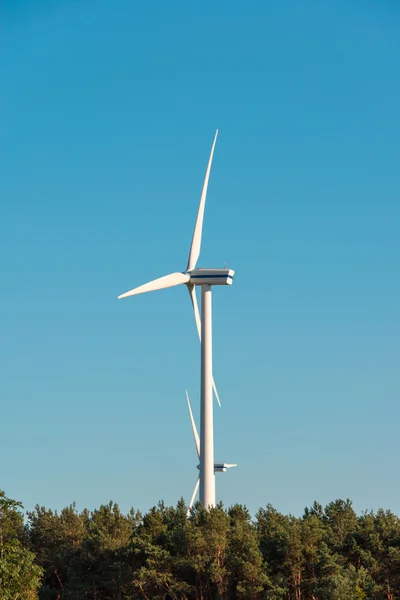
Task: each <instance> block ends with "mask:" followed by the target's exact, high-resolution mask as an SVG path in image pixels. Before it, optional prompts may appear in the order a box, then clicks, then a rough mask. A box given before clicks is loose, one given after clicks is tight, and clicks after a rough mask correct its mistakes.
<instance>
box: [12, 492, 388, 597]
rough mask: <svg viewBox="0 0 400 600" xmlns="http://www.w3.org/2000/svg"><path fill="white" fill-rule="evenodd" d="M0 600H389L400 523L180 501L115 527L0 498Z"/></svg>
mask: <svg viewBox="0 0 400 600" xmlns="http://www.w3.org/2000/svg"><path fill="white" fill-rule="evenodd" d="M0 598H1V600H36V599H40V600H81V599H82V600H85V599H87V600H134V599H139V598H142V599H143V598H144V599H148V600H150V599H165V600H172V599H176V600H177V599H182V600H192V599H193V600H211V599H217V598H218V599H225V600H230V599H232V600H236V599H237V600H239V599H246V598H247V599H254V600H256V599H264V598H265V599H269V600H362V599H365V600H369V599H371V600H375V599H376V600H384V599H385V600H395V599H399V598H400V519H399V518H398V517H397V516H396V515H394V514H393V513H391V512H390V511H384V510H379V511H378V512H376V513H374V512H366V513H364V514H362V515H357V514H356V513H355V512H354V510H353V508H352V505H351V502H350V501H349V500H346V501H343V500H336V501H334V502H331V503H330V504H328V506H326V507H325V508H323V507H322V506H321V505H319V504H318V503H314V505H313V506H312V507H311V508H307V509H305V511H304V514H303V516H301V517H299V518H298V517H293V516H291V515H289V516H286V515H283V514H281V513H279V512H278V511H277V510H275V509H274V508H273V507H272V506H270V505H267V506H266V507H265V508H261V509H260V510H259V511H258V513H257V514H256V515H255V517H254V518H252V517H251V515H250V514H249V512H248V510H247V509H246V508H245V507H244V506H239V505H236V506H232V507H231V508H229V509H225V508H223V507H222V506H218V507H217V508H215V509H213V510H211V511H210V512H207V511H204V510H203V509H202V508H201V506H200V505H197V506H196V507H195V508H194V509H193V511H192V514H191V516H190V517H189V518H188V517H187V508H186V506H185V503H184V502H183V501H181V502H179V503H178V505H177V506H176V507H175V508H174V507H166V506H164V504H163V503H160V504H159V505H158V506H157V507H154V508H152V509H151V510H150V511H149V512H148V513H147V514H145V515H141V514H140V513H139V512H138V511H135V510H133V509H132V510H131V511H130V512H129V514H127V515H124V514H122V513H121V512H120V510H119V508H118V506H117V505H116V504H114V503H112V502H110V504H108V505H106V506H101V507H100V508H99V509H98V510H94V511H88V510H83V511H82V512H79V511H77V510H76V508H75V506H74V505H72V506H68V507H67V508H64V509H63V510H62V511H61V512H59V513H58V512H54V511H52V510H48V509H46V508H43V507H40V506H36V508H35V510H34V511H33V512H30V513H28V514H27V515H26V518H25V520H24V515H23V512H22V507H21V505H20V504H19V503H18V502H16V501H14V500H11V499H9V498H7V497H6V496H5V495H4V494H3V493H2V492H0Z"/></svg>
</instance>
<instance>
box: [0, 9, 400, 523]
mask: <svg viewBox="0 0 400 600" xmlns="http://www.w3.org/2000/svg"><path fill="white" fill-rule="evenodd" d="M1 22H2V34H1V41H0V44H1V57H2V58H1V71H0V72H1V77H0V132H1V135H0V154H1V156H0V161H1V176H0V198H1V220H0V265H1V271H0V272H1V317H0V318H1V330H0V365H1V377H0V402H1V418H0V457H1V467H0V488H2V489H4V490H5V491H6V493H7V495H9V496H10V497H14V498H17V499H19V500H21V501H23V503H24V504H25V507H26V508H27V509H30V508H32V507H33V505H34V504H35V503H39V504H44V505H46V506H48V507H52V508H61V507H62V506H64V505H66V504H69V503H70V502H72V501H76V502H77V505H78V507H79V508H83V507H84V506H86V507H88V508H95V507H96V506H98V505H99V504H100V503H105V502H108V500H110V499H113V500H114V501H116V502H118V503H119V504H120V506H121V508H122V509H123V510H128V508H129V507H130V506H132V505H133V506H135V507H136V508H139V509H141V510H147V509H148V508H149V507H150V506H152V505H154V504H155V503H157V501H158V500H159V499H161V498H163V499H164V500H165V502H166V503H168V504H173V503H175V502H176V501H177V500H178V499H179V497H180V496H182V495H183V496H184V497H185V499H186V500H189V498H190V496H191V492H192V489H193V486H194V483H195V480H196V477H197V471H196V464H197V460H196V459H197V457H196V452H195V446H194V442H193V439H192V434H191V429H190V422H189V417H188V413H187V408H186V400H185V389H186V388H187V389H188V390H189V393H190V395H191V398H192V401H193V405H194V409H195V412H196V415H198V413H199V365H200V346H199V343H198V340H197V334H196V331H195V325H194V320H193V317H192V314H191V307H190V302H189V298H188V295H187V292H186V290H185V289H184V288H179V287H178V288H174V289H170V290H165V291H162V292H157V293H154V294H149V295H144V296H139V297H137V298H131V299H128V300H124V301H117V295H118V294H120V293H123V292H125V291H126V290H128V289H131V288H132V287H135V286H136V285H139V284H141V283H144V282H146V281H148V280H149V279H153V278H155V277H158V276H161V275H164V274H166V273H169V272H171V271H175V270H183V269H184V268H185V267H186V262H187V257H188V252H189V246H190V241H191V236H192V231H193V225H194V221H195V216H196V212H197V206H198V200H199V197H200V192H201V187H202V183H203V178H204V172H205V167H206V163H207V160H208V155H209V151H210V147H211V143H212V139H213V136H214V132H215V129H216V128H217V127H218V128H219V130H220V135H219V139H218V143H217V146H216V151H215V156H214V163H213V170H212V173H211V179H210V186H209V194H208V200H207V206H206V213H205V225H204V236H203V248H202V253H201V257H200V261H199V266H206V267H223V266H224V265H225V264H227V266H229V267H230V268H233V269H235V271H236V278H235V281H234V285H233V286H232V287H231V288H220V289H216V290H215V293H214V306H213V309H214V374H215V379H216V382H217V386H218V388H219V392H220V396H221V400H222V404H223V407H222V408H221V409H218V407H217V406H216V410H215V429H216V431H215V433H216V442H215V444H216V459H217V460H225V461H227V462H237V463H238V464H239V467H238V468H237V469H235V470H232V471H230V472H228V473H226V474H225V475H220V476H217V498H218V499H222V500H223V502H224V503H225V504H227V505H230V504H232V503H234V502H240V503H244V504H247V506H248V507H249V508H250V510H251V511H252V512H254V511H255V510H256V509H257V508H258V507H259V506H264V505H265V504H267V503H268V502H270V503H272V504H273V505H274V506H275V507H276V508H278V509H279V510H281V511H284V512H289V511H290V512H292V513H294V514H300V513H301V512H302V510H303V508H304V507H305V506H306V505H307V506H309V505H310V504H312V502H313V501H314V500H315V499H317V500H319V501H320V502H321V503H322V504H325V503H327V502H329V501H331V500H333V499H335V498H338V497H350V498H352V499H353V501H354V505H355V508H356V509H357V510H362V509H368V508H371V509H376V508H377V507H380V506H383V507H385V508H391V509H392V510H394V511H397V512H400V482H399V477H398V458H399V450H400V440H399V433H398V432H399V420H400V402H399V396H400V384H399V375H400V369H399V363H400V319H399V307H400V276H399V259H400V241H399V240H400V235H399V233H400V231H399V230H400V208H399V193H400V169H399V164H400V109H399V107H400V78H399V72H400V5H399V2H398V0H392V1H390V0H375V1H374V0H334V1H333V2H328V1H324V0H303V1H302V2H299V1H298V0H268V1H266V0H249V1H248V2H246V3H243V2H238V1H235V0H230V1H229V2H228V1H219V2H217V3H216V2H212V1H206V2H202V3H198V2H196V3H194V2H184V1H183V0H179V1H178V0H175V1H174V0H170V1H169V2H165V1H164V0H158V1H152V2H132V1H130V0H119V1H118V2H115V1H111V0H79V1H78V0H75V1H66V0H59V1H58V2H54V1H53V0H52V1H50V0H36V1H33V0H25V1H23V0H19V1H17V0H5V1H3V2H2V9H1Z"/></svg>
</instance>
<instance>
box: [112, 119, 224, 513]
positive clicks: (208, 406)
mask: <svg viewBox="0 0 400 600" xmlns="http://www.w3.org/2000/svg"><path fill="white" fill-rule="evenodd" d="M217 135H218V129H217V131H216V133H215V138H214V142H213V145H212V148H211V154H210V158H209V161H208V165H207V170H206V176H205V179H204V184H203V191H202V193H201V197H200V204H199V210H198V213H197V219H196V224H195V227H194V232H193V239H192V245H191V247H190V253H189V260H188V263H187V267H186V270H185V271H183V272H177V273H171V274H170V275H165V276H164V277H160V278H159V279H155V280H154V281H150V282H149V283H145V284H144V285H141V286H139V287H137V288H134V289H133V290H130V291H129V292H126V293H125V294H122V295H121V296H118V298H127V297H128V296H135V295H137V294H144V293H145V292H153V291H155V290H162V289H164V288H169V287H173V286H176V285H181V284H183V283H184V284H186V286H187V288H188V290H189V294H190V298H191V301H192V305H193V310H194V317H195V320H196V325H197V331H198V334H199V337H200V341H201V414H200V416H201V418H200V438H201V448H202V451H201V456H200V501H201V502H202V504H203V506H204V507H205V508H208V507H212V506H215V481H214V429H213V428H214V423H213V406H212V395H213V389H214V393H215V395H216V398H217V400H218V402H219V398H218V394H217V390H216V387H215V382H214V378H213V374H212V319H211V286H213V285H231V284H232V280H233V276H234V274H235V272H234V271H232V270H231V269H196V268H195V267H196V264H197V261H198V258H199V256H200V248H201V235H202V230H203V218H204V207H205V203H206V196H207V187H208V180H209V177H210V170H211V163H212V159H213V155H214V148H215V143H216V141H217ZM196 285H201V315H202V319H201V320H200V315H199V309H198V305H197V298H196V292H195V286H196Z"/></svg>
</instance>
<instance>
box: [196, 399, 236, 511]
mask: <svg viewBox="0 0 400 600" xmlns="http://www.w3.org/2000/svg"><path fill="white" fill-rule="evenodd" d="M186 400H187V404H188V409H189V415H190V421H191V423H192V431H193V437H194V443H195V446H196V452H197V456H198V457H199V460H200V454H201V452H200V438H199V434H198V433H197V427H196V423H195V420H194V417H193V412H192V407H191V406H190V400H189V394H188V392H187V390H186ZM232 467H237V465H236V464H231V463H214V474H215V473H226V471H227V470H228V469H231V468H232ZM197 468H199V466H198V467H197ZM199 483H200V474H199V476H198V477H197V481H196V485H195V486H194V490H193V494H192V497H191V499H190V502H189V507H188V512H187V514H188V516H189V515H190V511H191V508H192V506H193V503H194V499H195V498H196V494H197V490H198V489H199Z"/></svg>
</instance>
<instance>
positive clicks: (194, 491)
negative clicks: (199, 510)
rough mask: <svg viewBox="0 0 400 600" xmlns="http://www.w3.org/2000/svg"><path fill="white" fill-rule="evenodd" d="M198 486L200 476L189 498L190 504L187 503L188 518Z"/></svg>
mask: <svg viewBox="0 0 400 600" xmlns="http://www.w3.org/2000/svg"><path fill="white" fill-rule="evenodd" d="M199 485H200V475H199V476H198V478H197V481H196V485H195V486H194V490H193V494H192V497H191V499H190V502H189V508H188V511H187V514H188V517H189V516H190V511H191V509H192V506H193V503H194V499H195V498H196V494H197V490H198V489H199Z"/></svg>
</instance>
